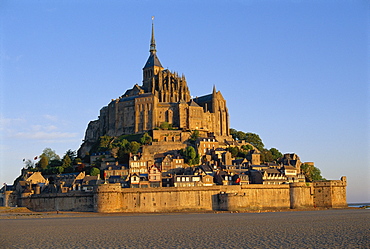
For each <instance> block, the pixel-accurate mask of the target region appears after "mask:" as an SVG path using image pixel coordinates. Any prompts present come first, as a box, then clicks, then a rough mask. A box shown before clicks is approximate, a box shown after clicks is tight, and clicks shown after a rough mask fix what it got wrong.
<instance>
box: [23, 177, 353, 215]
mask: <svg viewBox="0 0 370 249" xmlns="http://www.w3.org/2000/svg"><path fill="white" fill-rule="evenodd" d="M346 184H347V183H346V179H345V177H342V179H341V180H335V181H319V182H314V183H291V184H284V185H263V184H250V185H229V186H218V185H216V186H210V187H186V188H179V187H166V188H142V189H137V188H121V186H120V184H119V183H117V184H102V185H100V186H97V187H96V189H95V190H94V191H93V192H82V191H73V192H69V193H64V194H62V193H58V194H40V195H30V196H23V197H22V198H20V199H19V200H18V205H19V206H24V207H28V208H29V209H31V210H34V211H55V210H60V211H81V212H84V211H86V212H91V211H94V212H100V213H114V212H176V211H182V212H186V211H212V210H225V211H242V210H264V209H265V210H266V209H268V210H271V209H290V208H291V209H297V208H312V207H325V208H341V207H347V201H346Z"/></svg>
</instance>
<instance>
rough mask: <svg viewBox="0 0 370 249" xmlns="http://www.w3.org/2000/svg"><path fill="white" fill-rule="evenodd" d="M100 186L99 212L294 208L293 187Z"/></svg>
mask: <svg viewBox="0 0 370 249" xmlns="http://www.w3.org/2000/svg"><path fill="white" fill-rule="evenodd" d="M117 186H119V185H113V184H110V185H108V184H107V185H101V186H99V188H98V189H97V192H96V196H95V198H96V199H95V201H96V206H95V207H96V209H95V211H96V212H102V213H110V212H173V211H212V210H260V209H286V208H290V199H289V186H288V185H284V186H267V185H258V186H250V185H249V186H248V185H247V186H241V185H234V186H212V187H186V188H175V187H172V188H168V187H166V188H148V189H117Z"/></svg>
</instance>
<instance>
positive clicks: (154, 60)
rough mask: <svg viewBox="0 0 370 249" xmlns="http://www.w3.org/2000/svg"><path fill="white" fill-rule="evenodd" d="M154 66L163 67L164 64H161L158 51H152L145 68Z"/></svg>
mask: <svg viewBox="0 0 370 249" xmlns="http://www.w3.org/2000/svg"><path fill="white" fill-rule="evenodd" d="M153 66H157V67H161V68H163V67H162V64H161V62H160V61H159V59H158V57H157V54H156V53H151V54H150V55H149V58H148V60H147V61H146V63H145V66H144V68H148V67H153ZM144 68H143V69H144Z"/></svg>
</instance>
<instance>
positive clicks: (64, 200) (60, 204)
mask: <svg viewBox="0 0 370 249" xmlns="http://www.w3.org/2000/svg"><path fill="white" fill-rule="evenodd" d="M18 206H21V207H27V208H29V209H30V210H33V211H38V212H42V211H58V210H59V211H76V212H92V211H94V193H93V192H83V191H74V192H69V193H53V194H40V195H31V196H28V197H22V198H19V199H18Z"/></svg>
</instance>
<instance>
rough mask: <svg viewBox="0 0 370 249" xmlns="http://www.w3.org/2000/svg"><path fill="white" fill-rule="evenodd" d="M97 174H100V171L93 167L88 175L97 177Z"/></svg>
mask: <svg viewBox="0 0 370 249" xmlns="http://www.w3.org/2000/svg"><path fill="white" fill-rule="evenodd" d="M99 174H100V170H99V169H98V168H95V167H93V168H91V170H90V175H91V176H97V175H99Z"/></svg>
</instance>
